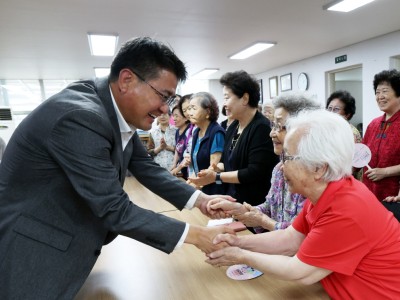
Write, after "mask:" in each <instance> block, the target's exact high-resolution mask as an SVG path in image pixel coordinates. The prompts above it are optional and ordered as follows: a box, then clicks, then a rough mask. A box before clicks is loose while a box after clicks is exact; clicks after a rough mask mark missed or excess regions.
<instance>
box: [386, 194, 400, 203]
mask: <svg viewBox="0 0 400 300" xmlns="http://www.w3.org/2000/svg"><path fill="white" fill-rule="evenodd" d="M383 201H385V202H400V195H398V196H388V197H386V198H385V199H383Z"/></svg>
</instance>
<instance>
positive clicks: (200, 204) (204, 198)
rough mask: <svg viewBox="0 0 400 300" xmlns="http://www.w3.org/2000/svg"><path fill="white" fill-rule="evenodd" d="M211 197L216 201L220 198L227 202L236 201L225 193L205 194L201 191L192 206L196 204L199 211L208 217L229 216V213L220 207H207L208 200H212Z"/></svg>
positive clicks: (221, 217) (219, 217)
mask: <svg viewBox="0 0 400 300" xmlns="http://www.w3.org/2000/svg"><path fill="white" fill-rule="evenodd" d="M213 199H216V201H217V202H218V201H221V200H226V201H228V202H235V201H236V199H234V198H232V197H231V196H227V195H207V194H204V193H201V194H200V195H199V197H197V200H196V202H195V204H194V206H196V207H197V208H198V209H200V210H201V212H202V213H203V214H204V215H206V216H207V217H209V218H213V219H223V218H228V217H230V216H231V215H230V214H226V213H225V212H224V211H223V210H222V209H209V208H208V202H210V201H212V200H213ZM218 199H219V200H218Z"/></svg>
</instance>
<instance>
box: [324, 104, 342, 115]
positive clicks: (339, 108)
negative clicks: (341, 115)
mask: <svg viewBox="0 0 400 300" xmlns="http://www.w3.org/2000/svg"><path fill="white" fill-rule="evenodd" d="M342 109H343V108H341V107H339V106H328V107H327V108H326V110H327V111H331V112H334V113H335V114H337V113H338V112H339V111H341V110H342Z"/></svg>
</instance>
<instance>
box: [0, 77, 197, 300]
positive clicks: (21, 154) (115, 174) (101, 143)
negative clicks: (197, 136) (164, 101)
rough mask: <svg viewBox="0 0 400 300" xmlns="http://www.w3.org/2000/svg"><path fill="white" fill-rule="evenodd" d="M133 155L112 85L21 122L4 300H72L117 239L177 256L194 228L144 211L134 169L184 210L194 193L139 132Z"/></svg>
mask: <svg viewBox="0 0 400 300" xmlns="http://www.w3.org/2000/svg"><path fill="white" fill-rule="evenodd" d="M125 156H126V158H125V160H124V159H123V151H122V144H121V134H120V131H119V126H118V122H117V117H116V113H115V110H114V107H113V104H112V99H111V95H110V90H109V85H108V82H107V80H106V79H101V80H96V81H95V82H93V81H82V82H77V83H74V84H72V85H70V86H69V87H68V88H66V89H64V90H63V91H61V92H60V93H59V94H57V95H55V96H53V97H51V98H50V99H49V100H47V101H45V102H44V103H43V104H41V105H40V106H39V107H38V108H37V109H35V110H34V111H33V112H32V113H31V114H30V115H29V116H27V117H26V118H25V119H24V121H23V122H21V124H20V125H19V126H18V127H17V129H16V130H15V133H14V134H13V136H12V138H11V140H10V142H9V144H8V146H7V149H6V151H5V153H4V157H3V160H2V163H1V164H0V299H72V298H73V297H74V295H75V294H76V293H77V291H78V290H79V288H80V287H81V285H82V284H83V283H84V281H85V279H86V278H87V276H88V275H89V273H90V271H91V269H92V267H93V265H94V263H95V262H96V260H97V257H98V255H99V254H100V250H101V248H102V245H103V244H104V243H105V242H106V241H111V240H112V239H113V238H114V237H115V236H116V235H117V234H122V235H125V236H128V237H131V238H133V239H136V240H138V241H140V242H143V243H145V244H147V245H150V246H152V247H154V248H157V249H159V250H161V251H164V252H167V253H169V252H171V251H172V250H173V249H174V247H175V246H176V244H177V242H178V241H179V239H180V237H181V235H182V233H183V230H184V228H185V224H184V223H183V222H180V221H177V220H174V219H171V218H168V217H165V216H162V215H160V214H156V213H154V212H152V211H149V210H145V209H142V208H140V207H138V206H136V205H134V204H133V203H132V202H131V201H130V200H129V198H128V195H127V194H126V193H125V192H124V190H123V189H122V186H123V181H124V176H125V174H126V169H127V168H128V169H129V170H130V171H131V173H132V174H133V175H134V176H135V177H136V178H137V179H138V180H139V181H140V182H141V183H142V184H144V185H145V186H146V187H147V188H149V189H150V190H152V191H154V192H155V193H156V194H158V195H159V196H161V197H163V198H165V199H168V200H169V201H170V202H171V203H172V204H173V205H175V206H176V207H177V208H178V209H182V208H183V207H184V205H185V204H186V202H187V201H188V199H189V197H190V196H191V195H192V194H193V192H194V189H193V188H192V187H190V186H189V185H187V184H185V183H182V181H180V180H179V179H176V178H175V177H174V176H171V175H170V174H169V172H168V171H167V170H165V169H164V168H161V167H159V166H158V165H157V164H156V163H154V162H153V161H152V159H151V158H150V157H149V156H148V154H147V152H146V150H145V149H144V147H143V146H142V143H141V141H140V140H139V138H138V135H137V134H135V135H134V136H133V137H132V139H131V141H130V142H129V143H128V146H127V147H126V150H125ZM133 200H134V199H133ZM132 255H134V253H132Z"/></svg>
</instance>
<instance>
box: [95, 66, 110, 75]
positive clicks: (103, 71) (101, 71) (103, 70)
mask: <svg viewBox="0 0 400 300" xmlns="http://www.w3.org/2000/svg"><path fill="white" fill-rule="evenodd" d="M94 73H95V74H96V77H105V76H108V75H109V74H110V68H94Z"/></svg>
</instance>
